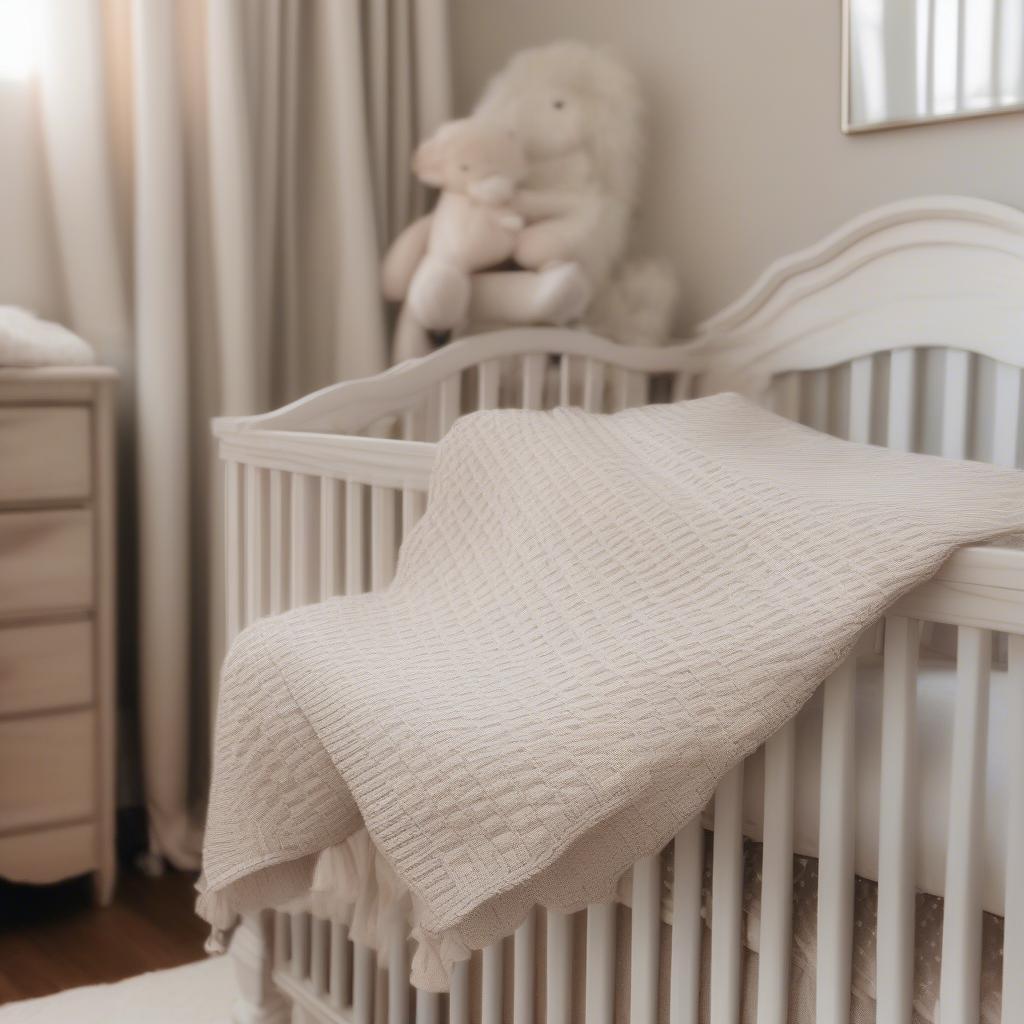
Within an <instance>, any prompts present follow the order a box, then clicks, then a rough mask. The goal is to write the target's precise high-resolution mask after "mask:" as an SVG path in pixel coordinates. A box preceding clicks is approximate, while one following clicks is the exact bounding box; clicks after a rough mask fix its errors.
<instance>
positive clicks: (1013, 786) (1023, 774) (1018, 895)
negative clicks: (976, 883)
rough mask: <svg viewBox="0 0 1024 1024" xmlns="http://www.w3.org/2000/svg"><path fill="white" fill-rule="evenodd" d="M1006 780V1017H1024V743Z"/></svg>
mask: <svg viewBox="0 0 1024 1024" xmlns="http://www.w3.org/2000/svg"><path fill="white" fill-rule="evenodd" d="M1007 676H1008V680H1007V681H1008V685H1009V702H1008V703H1009V721H1008V722H1007V723H1006V730H1007V731H1006V735H1007V736H1016V737H1018V738H1019V737H1021V736H1024V636H1011V637H1010V638H1009V644H1008V649H1007ZM1009 761H1010V763H1009V766H1008V767H1009V770H1008V772H1007V779H1006V794H1007V801H1008V802H1007V806H1008V807H1009V815H1008V818H1007V822H1006V864H1007V871H1006V879H1005V882H1006V905H1005V908H1004V913H1005V917H1004V924H1003V1020H1004V1021H1011V1020H1024V871H1022V870H1021V865H1022V864H1024V743H1020V742H1016V743H1011V744H1010V757H1009Z"/></svg>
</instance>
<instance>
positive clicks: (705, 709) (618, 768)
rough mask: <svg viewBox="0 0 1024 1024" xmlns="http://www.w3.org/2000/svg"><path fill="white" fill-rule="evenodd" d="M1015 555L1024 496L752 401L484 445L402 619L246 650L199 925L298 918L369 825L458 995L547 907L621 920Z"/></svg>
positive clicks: (224, 732)
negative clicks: (941, 616)
mask: <svg viewBox="0 0 1024 1024" xmlns="http://www.w3.org/2000/svg"><path fill="white" fill-rule="evenodd" d="M1020 531H1024V474H1020V473H1017V472H1015V471H1010V470H996V469H992V468H990V467H986V466H983V465H980V464H971V463H953V462H948V461H944V460H939V459H934V458H927V457H921V456H913V455H903V454H897V453H893V452H888V451H885V450H882V449H877V448H868V447H862V446H857V445H852V444H848V443H845V442H842V441H837V440H835V439H833V438H830V437H827V436H824V435H821V434H817V433H815V432H813V431H811V430H808V429H805V428H802V427H799V426H795V425H793V424H791V423H789V422H787V421H786V420H783V419H780V418H778V417H776V416H773V415H772V414H770V413H767V412H765V411H763V410H761V409H759V408H757V407H756V406H754V405H752V404H750V403H748V402H746V401H745V400H743V399H741V398H739V397H737V396H734V395H721V396H716V397H714V398H707V399H701V400H699V401H694V402H686V403H680V404H677V405H667V406H650V407H645V408H641V409H634V410H629V411H627V412H623V413H619V414H617V415H615V416H594V415H588V414H586V413H582V412H580V411H578V410H556V411H554V412H550V413H537V412H518V411H502V412H489V413H481V414H477V415H474V416H470V417H466V418H464V419H462V420H460V421H459V422H458V423H457V425H456V426H455V428H454V429H453V430H452V431H451V432H450V433H449V435H448V436H447V438H446V439H445V441H444V442H443V443H442V445H441V450H440V453H439V459H438V464H437V468H436V470H435V474H434V478H433V480H432V482H431V495H430V505H429V509H428V511H427V514H426V515H425V516H424V518H423V519H422V520H421V522H420V523H419V524H418V526H417V527H416V528H415V530H414V531H413V532H412V535H411V536H410V538H409V539H408V541H407V542H406V544H405V546H404V548H403V551H402V555H401V558H400V562H399V567H398V572H397V575H396V578H395V580H394V582H393V584H392V585H391V587H390V588H389V589H388V590H387V591H386V592H383V593H378V594H368V595H363V596H359V597H354V598H337V599H334V600H331V601H328V602H325V603H323V604H319V605H314V606H312V607H308V608H301V609H298V610H295V611H292V612H289V613H288V614H286V615H282V616H278V617H276V618H271V619H266V620H263V621H261V622H259V623H257V624H256V625H255V626H253V627H250V628H249V629H248V630H246V631H245V632H244V633H243V634H242V635H241V636H240V637H239V638H238V639H237V641H236V642H235V644H234V645H233V647H232V650H231V652H230V654H229V656H228V659H227V661H226V663H225V666H224V672H223V679H222V683H221V695H220V709H219V713H218V721H217V742H216V755H215V766H214V780H213V787H212V791H211V796H210V809H209V820H208V826H207V836H206V848H205V851H204V861H205V863H204V870H205V879H206V881H205V893H204V895H203V896H202V897H201V899H200V909H201V911H202V912H203V913H204V914H205V915H206V916H207V917H208V918H209V919H211V920H212V921H213V922H215V923H216V924H218V925H220V926H224V925H226V924H227V923H228V922H229V921H230V918H231V915H232V913H233V912H234V911H237V910H241V909H246V908H249V907H256V906H266V905H272V904H274V903H277V902H280V901H282V900H285V899H287V898H290V897H292V896H294V895H297V894H298V893H300V892H302V891H304V890H305V889H307V888H308V887H309V884H310V881H311V879H312V876H313V872H314V869H315V866H316V860H317V857H318V856H319V855H320V854H321V852H322V851H324V850H325V849H327V848H329V847H331V846H334V845H336V844H338V843H340V842H342V841H343V840H344V839H345V838H346V837H347V836H349V835H351V834H352V833H353V832H355V831H356V830H357V829H358V828H359V827H360V826H361V825H362V824H363V823H365V825H366V827H367V829H368V831H369V833H370V835H371V837H372V838H373V841H374V843H375V844H376V846H377V847H378V849H379V850H380V851H381V853H382V854H383V855H384V857H386V858H387V860H388V862H389V863H390V865H391V866H392V867H393V869H394V872H395V874H396V875H397V877H398V878H399V879H400V880H401V882H402V883H403V884H404V885H405V886H407V887H408V889H409V890H410V892H411V894H412V904H413V919H414V924H415V931H414V934H415V935H416V937H417V938H419V939H420V940H421V941H420V944H419V948H418V950H417V954H416V957H415V959H414V966H413V976H414V980H415V981H416V983H417V984H420V985H421V986H424V987H435V988H443V987H445V981H446V976H447V973H448V970H449V969H450V966H451V964H452V963H453V962H454V961H455V960H457V959H460V958H462V957H464V956H466V955H467V951H468V949H470V948H479V947H481V946H483V945H485V944H487V943H489V942H491V941H492V940H494V939H495V938H497V937H499V936H502V935H506V934H508V933H509V932H510V931H511V930H512V929H513V928H514V927H515V926H516V925H517V924H518V923H519V922H520V921H521V920H522V918H523V917H524V916H525V914H526V912H527V910H528V908H529V907H530V906H531V905H532V904H534V903H540V904H542V905H544V906H548V907H554V908H558V909H561V910H566V911H573V910H576V909H578V908H580V907H582V906H584V905H585V904H587V903H589V902H593V901H598V900H603V899H606V898H609V897H610V896H611V895H612V893H613V892H614V890H615V883H616V879H617V878H618V876H619V875H620V874H621V873H622V871H623V870H624V869H625V868H627V867H628V866H629V865H630V864H631V863H632V862H633V861H635V860H636V859H638V858H639V857H641V856H644V855H647V854H649V853H652V852H654V851H656V850H658V849H659V848H660V847H662V846H663V845H664V844H665V843H666V842H667V841H668V840H669V839H670V838H671V837H672V835H673V834H674V833H675V832H676V831H677V830H678V829H679V828H680V827H681V826H682V825H683V824H685V823H686V822H687V821H688V820H689V819H690V818H691V817H693V815H695V814H696V813H697V812H698V811H699V810H700V809H701V808H702V807H703V806H704V804H705V803H706V802H707V800H708V798H709V797H710V796H711V794H712V792H713V790H714V787H715V785H716V783H717V782H718V780H719V779H720V778H721V777H722V776H723V774H724V773H725V772H727V771H728V770H729V768H731V767H732V766H733V765H734V764H735V763H736V762H737V761H738V760H740V759H741V758H742V757H744V756H746V755H747V754H749V753H750V752H751V751H752V750H754V749H755V748H756V747H757V746H758V745H759V744H760V743H762V742H763V741H764V740H765V738H766V737H767V736H769V735H770V734H771V733H772V732H774V731H775V730H776V729H778V728H779V727H780V726H781V725H782V724H783V723H784V722H786V721H787V720H788V719H789V718H791V717H792V716H793V715H794V714H795V713H796V711H797V710H798V709H799V708H800V706H801V705H802V704H803V702H804V701H805V700H806V699H807V697H808V696H809V695H810V693H811V692H812V691H813V689H814V687H815V686H816V685H817V684H818V683H819V682H820V681H821V680H822V678H823V677H824V676H825V675H827V674H828V672H830V671H831V670H832V669H833V668H834V667H836V666H837V665H838V663H839V662H840V661H841V660H842V658H843V657H844V655H845V654H846V653H847V652H848V651H849V650H850V648H851V646H852V645H853V644H854V642H855V641H856V638H857V636H858V634H859V633H860V632H861V630H862V629H863V628H864V627H865V626H867V625H868V624H870V623H871V622H873V621H874V620H876V619H877V618H878V616H879V615H880V614H881V613H882V612H883V611H884V610H885V609H886V607H887V606H888V605H889V604H891V603H892V602H893V601H894V600H895V599H896V598H897V597H899V596H900V595H901V594H902V593H904V592H905V591H906V590H908V589H910V588H911V587H913V586H914V585H915V584H917V583H919V582H920V581H922V580H923V579H925V578H927V577H928V576H930V575H931V574H933V573H934V572H935V571H936V570H937V569H938V568H939V566H940V565H941V564H942V562H943V561H944V560H945V558H946V557H947V556H948V555H949V554H950V553H951V552H952V551H953V550H954V549H955V548H956V547H958V546H959V545H962V544H965V543H969V542H974V541H981V540H986V539H991V538H994V537H998V536H1003V535H1009V534H1011V533H1015V532H1020Z"/></svg>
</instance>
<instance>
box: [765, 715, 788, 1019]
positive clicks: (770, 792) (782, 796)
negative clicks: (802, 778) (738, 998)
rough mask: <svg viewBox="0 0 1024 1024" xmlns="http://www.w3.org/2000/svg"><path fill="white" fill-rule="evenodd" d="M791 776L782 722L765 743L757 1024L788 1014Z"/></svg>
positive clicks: (785, 732) (782, 1017)
mask: <svg viewBox="0 0 1024 1024" xmlns="http://www.w3.org/2000/svg"><path fill="white" fill-rule="evenodd" d="M795 778H796V725H795V724H794V723H793V722H788V723H787V724H786V725H784V726H783V727H782V729H781V730H779V732H777V733H776V734H775V735H774V736H772V737H771V738H770V739H769V740H768V742H767V743H766V744H765V774H764V854H763V860H762V865H761V877H762V884H761V947H760V950H761V952H760V960H759V963H758V973H757V1021H758V1024H786V1018H787V1016H788V1014H789V964H790V960H791V958H792V923H793V804H794V800H795V789H794V782H795Z"/></svg>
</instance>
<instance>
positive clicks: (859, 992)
mask: <svg viewBox="0 0 1024 1024" xmlns="http://www.w3.org/2000/svg"><path fill="white" fill-rule="evenodd" d="M713 841H714V840H713V837H712V834H711V832H710V831H707V832H705V854H704V865H705V867H704V879H703V885H702V910H701V914H702V917H703V920H704V928H703V932H704V935H703V940H702V941H703V944H702V971H701V991H700V1003H699V1019H700V1021H701V1024H704V1022H706V1021H708V1020H709V1005H708V993H709V990H710V967H711V955H710V953H711V939H710V933H711V929H712V927H713V925H714V920H713V917H712V901H711V892H712V862H713V858H712V848H713ZM761 857H762V846H761V844H760V843H758V842H755V841H753V840H750V839H747V840H745V841H744V857H743V859H744V873H743V921H742V931H741V938H742V943H743V948H744V953H745V955H744V958H743V966H742V998H741V1012H740V1024H755V1021H756V1019H757V972H758V963H759V953H760V943H761V939H760V933H761V886H762V876H761ZM345 858H346V859H347V861H348V863H349V868H350V869H351V875H350V876H349V877H347V878H346V880H345V882H344V883H342V884H341V885H340V886H338V885H335V886H332V887H331V889H330V890H329V891H328V890H324V891H315V892H312V893H310V894H308V895H307V896H305V897H303V898H300V899H299V900H297V901H295V902H294V903H293V904H292V906H291V909H292V910H293V911H295V912H299V911H306V912H312V913H313V914H315V915H316V916H318V917H321V918H326V919H329V920H333V921H338V922H340V923H342V924H344V925H346V926H347V927H348V928H349V934H350V935H351V936H352V937H353V938H354V939H355V940H357V941H359V942H360V943H362V944H363V945H365V946H368V947H370V948H372V949H375V950H377V951H378V952H379V954H380V959H379V961H378V963H379V964H381V967H380V969H381V970H384V971H386V969H387V968H386V966H385V965H386V963H387V944H388V940H389V922H390V920H391V919H392V918H391V915H392V914H393V913H394V912H395V911H396V910H398V911H401V909H402V908H401V903H402V899H403V898H404V897H403V896H401V895H399V894H398V893H397V892H396V890H394V888H393V887H392V886H393V884H394V879H393V876H391V875H390V872H389V869H388V868H387V865H386V863H385V862H384V861H383V859H382V858H380V856H379V855H378V854H377V853H376V851H374V849H373V847H372V844H371V843H370V841H369V839H368V837H367V836H366V833H365V831H361V832H360V833H358V834H357V835H356V836H354V837H353V838H352V839H351V840H350V841H349V842H348V843H347V844H346V850H345ZM672 863H673V858H672V848H671V846H669V847H667V848H666V850H665V851H664V852H663V855H662V866H661V878H662V907H661V919H662V927H661V943H660V957H661V966H660V980H659V987H660V990H661V995H662V998H660V999H659V1001H658V1006H659V1020H660V1021H661V1022H662V1024H665V1022H667V1020H668V1008H669V1005H670V1000H669V999H668V998H667V994H668V991H669V977H670V966H669V961H670V950H671V944H672V931H671V927H670V923H671V920H672V900H673V879H672ZM375 869H379V873H378V871H377V870H375ZM357 876H358V881H357ZM323 881H324V882H326V879H324V880H323ZM817 887H818V862H817V860H816V859H815V858H813V857H804V856H799V855H797V856H795V857H794V859H793V918H792V928H793V943H792V957H791V962H790V986H789V987H790V998H789V1015H788V1020H789V1024H814V1021H815V1013H816V1010H815V972H816V969H817ZM630 895H631V884H630V876H629V873H628V872H627V873H626V875H624V876H623V878H622V879H621V881H620V883H619V886H618V891H617V901H618V903H619V909H618V922H617V925H616V935H617V936H618V942H617V945H616V964H615V974H616V980H615V1020H616V1022H621V1024H626V1022H628V1020H629V989H630V954H631V930H630V910H629V906H630ZM877 898H878V887H877V884H876V883H875V882H873V881H871V880H869V879H865V878H861V877H858V878H857V880H856V886H855V895H854V921H855V926H856V933H855V941H854V946H853V962H852V971H851V986H850V1018H849V1019H850V1022H851V1024H874V1022H875V1020H876V1010H875V966H876V958H877V952H876V935H875V922H876V919H877ZM536 913H537V927H536V930H535V936H536V941H535V944H534V973H535V977H536V979H537V985H536V986H535V993H536V1004H535V1007H534V1019H535V1020H536V1021H537V1022H538V1024H544V1020H545V997H544V996H545V974H546V971H547V961H546V942H545V935H546V916H545V911H544V910H543V909H542V908H538V909H537V911H536ZM942 917H943V900H942V898H941V897H938V896H934V895H931V894H928V893H918V895H917V906H916V911H915V933H916V934H915V941H914V950H915V960H914V976H913V1019H912V1022H911V1024H939V1019H940V1018H939V1011H938V997H939V980H940V973H941V966H942ZM573 933H574V934H573V946H572V948H573V958H574V968H573V978H574V986H573V995H572V1020H573V1022H574V1024H585V1015H584V1011H585V1005H586V1001H585V995H584V985H583V980H584V977H585V971H586V914H585V913H579V914H577V915H576V916H575V918H574V920H573ZM1002 948H1003V919H1002V917H1000V916H998V915H996V914H990V913H985V914H984V916H983V921H982V959H981V979H980V980H981V990H980V1004H979V1005H980V1017H979V1020H980V1022H981V1024H997V1022H998V1021H999V1020H1000V1019H1001V1003H1002ZM503 951H504V957H503V961H504V966H503V975H504V978H503V982H502V986H501V988H502V992H503V995H504V1010H503V1014H502V1020H503V1021H508V1022H511V1021H513V1020H514V1019H515V1017H514V1012H513V1009H514V1008H513V1004H512V994H513V992H514V991H515V982H514V959H513V945H512V942H511V940H507V941H506V942H505V943H504V946H503ZM469 976H470V1014H471V1020H472V1021H473V1022H474V1024H480V1021H481V1016H480V1014H481V1000H480V988H481V977H482V964H481V954H480V953H479V951H476V952H474V953H473V954H472V956H471V958H470V972H469ZM377 989H378V992H379V993H386V991H387V986H386V985H378V986H377ZM375 1018H376V1020H378V1021H380V1022H381V1024H383V1022H385V1021H386V1020H387V1004H386V1002H380V1001H379V1000H378V1003H377V1005H376V1006H375Z"/></svg>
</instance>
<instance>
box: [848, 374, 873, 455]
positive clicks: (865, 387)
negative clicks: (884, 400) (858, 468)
mask: <svg viewBox="0 0 1024 1024" xmlns="http://www.w3.org/2000/svg"><path fill="white" fill-rule="evenodd" d="M874 377H875V360H874V357H872V356H861V358H860V359H854V360H853V361H852V362H851V363H850V429H849V432H848V437H849V439H850V440H851V441H856V442H857V443H858V444H870V443H871V410H872V405H873V392H874Z"/></svg>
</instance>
